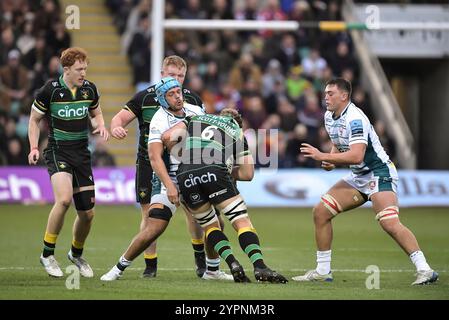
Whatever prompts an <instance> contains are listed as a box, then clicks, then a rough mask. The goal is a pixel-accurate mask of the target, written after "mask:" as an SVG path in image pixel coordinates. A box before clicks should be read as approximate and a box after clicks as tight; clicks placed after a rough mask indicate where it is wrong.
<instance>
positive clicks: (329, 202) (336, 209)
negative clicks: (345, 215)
mask: <svg viewBox="0 0 449 320" xmlns="http://www.w3.org/2000/svg"><path fill="white" fill-rule="evenodd" d="M321 202H322V203H323V205H324V206H325V207H326V209H327V210H329V212H330V213H332V215H333V216H336V215H337V214H339V213H340V212H342V211H343V209H342V208H341V206H340V204H339V203H338V202H337V200H336V199H335V198H334V197H332V196H331V195H330V194H329V193H326V194H324V195H322V196H321Z"/></svg>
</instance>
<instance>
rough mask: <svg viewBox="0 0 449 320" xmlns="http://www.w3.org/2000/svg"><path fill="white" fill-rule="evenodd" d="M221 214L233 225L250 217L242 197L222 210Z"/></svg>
mask: <svg viewBox="0 0 449 320" xmlns="http://www.w3.org/2000/svg"><path fill="white" fill-rule="evenodd" d="M221 212H222V213H223V214H224V215H225V216H226V217H227V218H228V219H229V221H230V222H231V223H232V222H234V221H235V220H237V219H241V218H245V217H247V216H248V213H247V212H248V211H247V208H246V204H245V201H244V200H243V199H242V198H241V197H238V198H237V199H236V200H234V201H232V202H231V203H230V204H228V205H227V206H226V207H225V208H224V209H223V210H221Z"/></svg>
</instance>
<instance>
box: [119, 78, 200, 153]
mask: <svg viewBox="0 0 449 320" xmlns="http://www.w3.org/2000/svg"><path fill="white" fill-rule="evenodd" d="M155 86H156V85H152V86H150V87H148V88H147V89H145V90H142V91H139V92H137V93H136V94H135V95H134V96H133V97H132V99H131V100H129V101H128V102H127V103H126V105H125V106H124V107H123V109H125V110H128V111H130V112H132V113H133V114H134V115H135V116H136V118H137V119H138V121H139V132H140V136H139V148H138V151H137V156H138V157H139V158H141V159H145V160H147V161H149V159H148V133H149V126H150V122H151V119H153V116H154V114H155V113H156V111H157V110H158V109H159V107H160V104H159V103H158V102H157V97H156V91H155ZM182 93H183V96H184V101H186V102H187V103H189V104H193V105H196V106H200V107H201V108H202V109H204V106H203V101H201V98H200V97H198V96H197V95H196V94H195V93H193V92H192V91H190V90H189V89H187V88H183V89H182Z"/></svg>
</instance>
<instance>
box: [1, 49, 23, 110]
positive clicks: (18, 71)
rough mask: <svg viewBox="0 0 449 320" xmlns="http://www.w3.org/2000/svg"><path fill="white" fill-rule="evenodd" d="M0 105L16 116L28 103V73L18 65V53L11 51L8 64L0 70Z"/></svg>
mask: <svg viewBox="0 0 449 320" xmlns="http://www.w3.org/2000/svg"><path fill="white" fill-rule="evenodd" d="M0 83H1V87H0V103H1V105H2V106H3V108H4V109H5V110H6V111H8V112H9V113H11V114H14V115H17V114H18V113H19V111H20V109H21V108H22V107H23V106H24V105H25V104H26V103H27V102H29V97H28V96H27V93H28V89H29V80H28V72H27V70H26V68H25V67H24V66H23V65H22V64H21V63H20V52H19V50H17V49H13V50H11V51H10V52H9V53H8V64H7V65H6V66H3V67H1V68H0Z"/></svg>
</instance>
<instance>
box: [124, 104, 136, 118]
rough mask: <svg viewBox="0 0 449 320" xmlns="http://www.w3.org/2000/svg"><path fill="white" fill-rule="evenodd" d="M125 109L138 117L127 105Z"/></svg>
mask: <svg viewBox="0 0 449 320" xmlns="http://www.w3.org/2000/svg"><path fill="white" fill-rule="evenodd" d="M123 109H125V110H127V111H129V112H131V113H132V114H133V115H134V116H135V117H137V115H136V114H135V113H134V112H133V111H132V110H131V108H130V107H128V106H127V105H125V106H124V107H123Z"/></svg>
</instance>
